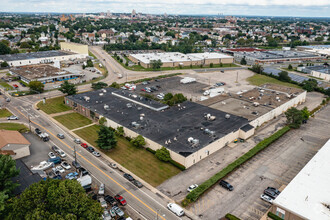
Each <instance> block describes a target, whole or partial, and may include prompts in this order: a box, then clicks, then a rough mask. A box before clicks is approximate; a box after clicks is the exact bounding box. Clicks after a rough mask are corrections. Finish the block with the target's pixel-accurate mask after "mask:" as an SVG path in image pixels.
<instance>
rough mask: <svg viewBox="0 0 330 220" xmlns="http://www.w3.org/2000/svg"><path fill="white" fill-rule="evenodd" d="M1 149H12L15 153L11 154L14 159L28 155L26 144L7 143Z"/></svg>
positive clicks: (28, 148) (28, 149) (28, 150)
mask: <svg viewBox="0 0 330 220" xmlns="http://www.w3.org/2000/svg"><path fill="white" fill-rule="evenodd" d="M2 150H12V151H14V153H15V155H12V158H13V159H14V160H16V159H19V158H22V157H26V156H29V155H30V147H29V145H26V144H8V145H6V146H4V147H3V148H2Z"/></svg>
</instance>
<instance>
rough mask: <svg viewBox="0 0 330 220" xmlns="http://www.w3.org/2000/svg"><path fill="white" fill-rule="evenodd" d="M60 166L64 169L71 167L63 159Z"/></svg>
mask: <svg viewBox="0 0 330 220" xmlns="http://www.w3.org/2000/svg"><path fill="white" fill-rule="evenodd" d="M61 166H62V167H63V168H64V169H66V170H70V169H71V165H70V164H68V163H67V162H65V161H63V162H62V163H61Z"/></svg>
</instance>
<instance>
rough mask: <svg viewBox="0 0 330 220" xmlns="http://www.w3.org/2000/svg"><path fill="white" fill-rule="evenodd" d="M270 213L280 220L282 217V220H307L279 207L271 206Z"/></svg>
mask: <svg viewBox="0 0 330 220" xmlns="http://www.w3.org/2000/svg"><path fill="white" fill-rule="evenodd" d="M270 212H272V213H273V214H275V215H277V216H279V217H280V218H283V217H284V218H283V219H284V220H308V219H307V218H303V217H302V216H299V215H298V214H295V213H292V212H290V211H288V210H286V209H285V208H283V207H279V206H277V205H272V207H271V209H270Z"/></svg>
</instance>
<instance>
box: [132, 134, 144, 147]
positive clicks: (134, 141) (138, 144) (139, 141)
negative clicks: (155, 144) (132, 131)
mask: <svg viewBox="0 0 330 220" xmlns="http://www.w3.org/2000/svg"><path fill="white" fill-rule="evenodd" d="M131 143H132V144H133V146H135V147H143V146H144V145H146V141H145V139H144V137H142V136H141V135H138V136H137V137H136V138H133V139H132V140H131Z"/></svg>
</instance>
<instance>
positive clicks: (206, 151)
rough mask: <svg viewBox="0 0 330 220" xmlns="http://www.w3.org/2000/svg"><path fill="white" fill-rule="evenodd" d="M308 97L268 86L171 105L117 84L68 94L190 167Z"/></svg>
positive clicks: (75, 104)
mask: <svg viewBox="0 0 330 220" xmlns="http://www.w3.org/2000/svg"><path fill="white" fill-rule="evenodd" d="M305 98H306V92H304V91H302V90H299V89H292V88H287V87H284V88H277V87H276V86H274V85H273V86H271V85H267V86H264V87H260V88H255V89H254V90H251V91H246V92H245V93H240V94H236V95H234V94H227V95H224V96H222V95H221V96H217V97H214V98H210V99H208V100H205V102H201V103H194V102H189V101H186V102H184V103H181V104H179V105H177V106H172V107H169V106H167V105H164V104H162V103H160V102H157V101H154V100H150V99H146V98H145V97H142V96H140V95H139V94H137V93H135V92H133V91H127V90H117V89H113V88H106V89H103V90H98V91H92V92H87V93H82V94H77V95H73V96H68V97H65V102H66V104H67V105H69V106H70V107H72V108H73V109H74V110H75V111H77V112H78V113H80V114H82V115H84V116H87V117H89V118H91V119H94V120H95V121H97V120H98V119H99V118H101V117H104V118H106V119H107V123H106V125H107V126H111V127H113V128H117V127H119V126H123V127H124V131H125V134H126V135H127V136H130V137H136V136H138V135H142V136H144V137H145V139H146V143H147V147H149V148H151V149H153V150H157V149H160V148H161V147H162V146H164V147H166V148H167V149H168V150H169V151H170V154H171V157H172V159H173V160H175V161H177V162H178V163H180V164H182V165H184V166H185V167H186V168H188V167H190V166H192V165H194V164H195V163H197V162H199V161H200V160H202V159H204V158H206V157H207V156H209V155H210V154H212V153H214V152H216V151H218V150H219V149H221V148H223V147H224V146H227V145H228V144H230V143H232V142H233V141H234V140H236V139H239V138H241V139H244V140H245V139H247V138H249V137H251V136H252V135H253V134H254V130H255V128H256V127H258V126H261V125H262V124H263V123H265V122H267V121H269V120H271V119H273V118H274V117H277V116H278V115H280V114H282V113H283V112H285V111H286V110H287V109H288V108H290V107H292V106H297V105H298V104H300V103H302V102H304V101H305ZM206 102H208V103H206Z"/></svg>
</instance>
